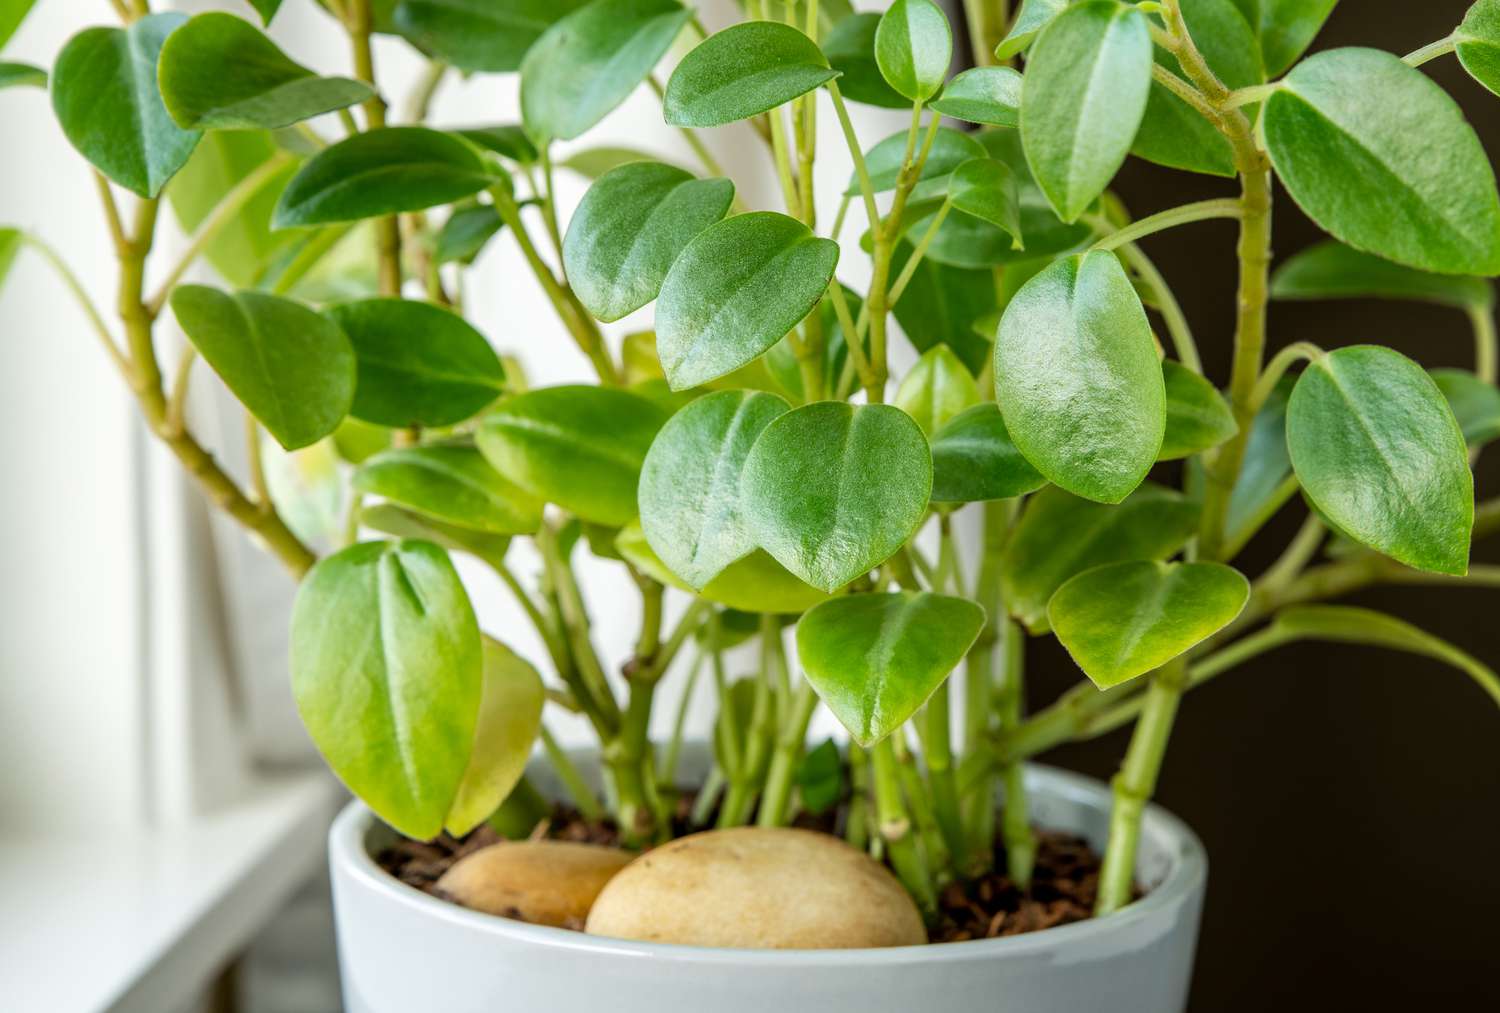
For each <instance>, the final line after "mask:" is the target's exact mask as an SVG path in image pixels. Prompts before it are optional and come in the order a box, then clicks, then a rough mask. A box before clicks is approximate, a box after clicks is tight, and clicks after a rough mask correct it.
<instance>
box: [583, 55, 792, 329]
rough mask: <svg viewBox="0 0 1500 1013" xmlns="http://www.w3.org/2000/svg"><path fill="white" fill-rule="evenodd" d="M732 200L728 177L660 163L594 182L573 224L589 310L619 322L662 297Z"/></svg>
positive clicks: (622, 170)
mask: <svg viewBox="0 0 1500 1013" xmlns="http://www.w3.org/2000/svg"><path fill="white" fill-rule="evenodd" d="M802 38H803V39H806V36H802ZM733 200H734V184H733V183H731V182H729V180H727V179H695V178H693V176H692V175H691V174H690V173H687V172H684V171H683V170H681V169H679V168H677V167H675V166H671V165H663V164H662V163H660V162H632V163H630V164H629V165H622V166H620V167H619V168H618V169H612V170H610V171H609V172H607V173H605V174H604V175H603V176H601V177H600V178H599V179H598V181H596V182H595V183H594V185H593V186H591V187H589V190H588V193H586V194H584V195H583V201H582V202H581V203H580V204H579V205H578V210H577V211H575V212H574V214H573V220H572V221H571V222H569V223H568V234H567V235H566V236H565V237H564V238H563V251H562V252H563V266H564V267H565V268H566V269H567V274H568V281H569V282H571V283H572V285H573V290H574V291H575V292H576V293H577V294H578V298H579V300H580V301H581V302H582V303H583V305H584V306H585V307H586V308H587V309H588V311H589V312H590V313H592V314H594V316H596V317H598V318H599V319H600V320H606V321H608V320H618V319H620V318H621V317H623V316H624V315H625V314H627V313H629V312H631V311H632V310H636V309H639V308H640V307H642V306H644V305H646V304H647V303H648V302H650V301H651V300H652V299H655V298H656V295H657V293H658V292H659V291H660V290H661V285H662V281H663V280H664V279H665V278H666V276H667V271H668V269H670V268H671V266H672V262H673V261H675V260H676V259H677V257H678V255H679V254H681V253H682V251H683V249H684V248H686V246H687V245H688V243H689V242H690V241H691V240H692V239H693V238H694V237H695V236H697V235H698V233H700V232H702V231H703V230H704V229H706V228H708V227H709V226H710V225H712V224H714V223H715V222H717V221H719V220H720V219H721V218H723V217H724V214H725V213H726V212H727V211H728V210H729V205H730V202H731V201H733Z"/></svg>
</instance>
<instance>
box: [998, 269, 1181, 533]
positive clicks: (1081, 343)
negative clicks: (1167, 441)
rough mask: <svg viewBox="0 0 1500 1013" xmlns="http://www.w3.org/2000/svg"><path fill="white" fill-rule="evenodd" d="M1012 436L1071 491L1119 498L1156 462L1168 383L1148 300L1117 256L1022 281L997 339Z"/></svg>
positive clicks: (1003, 406) (1003, 403)
mask: <svg viewBox="0 0 1500 1013" xmlns="http://www.w3.org/2000/svg"><path fill="white" fill-rule="evenodd" d="M995 400H996V402H997V403H998V404H999V405H1000V411H1001V413H1003V414H1004V416H1005V424H1006V426H1007V427H1008V428H1009V430H1010V435H1011V438H1012V439H1014V440H1015V441H1016V446H1018V447H1020V448H1021V453H1023V454H1025V455H1026V459H1027V460H1028V461H1030V462H1031V463H1032V464H1033V465H1034V466H1035V467H1036V469H1037V470H1038V471H1040V472H1041V473H1042V474H1043V475H1045V476H1047V478H1048V480H1050V481H1051V482H1053V483H1055V484H1057V485H1059V486H1062V487H1063V488H1064V489H1067V490H1068V491H1069V492H1072V493H1075V494H1077V495H1079V496H1083V497H1085V498H1087V499H1094V500H1098V501H1100V502H1102V503H1118V502H1120V500H1122V499H1124V498H1125V497H1126V496H1127V495H1128V494H1129V493H1130V491H1131V490H1132V489H1134V488H1135V487H1136V486H1138V485H1140V483H1141V480H1142V479H1144V478H1145V477H1146V472H1148V471H1150V470H1151V466H1152V465H1153V464H1155V463H1156V459H1157V456H1158V454H1159V453H1160V451H1161V445H1162V437H1163V434H1164V432H1165V428H1166V388H1165V384H1164V381H1163V379H1162V371H1161V361H1160V359H1159V358H1158V357H1157V352H1156V341H1155V339H1154V338H1153V337H1152V334H1151V325H1150V323H1149V322H1148V321H1147V320H1146V312H1145V310H1144V309H1142V308H1141V301H1140V298H1139V297H1138V296H1137V295H1136V294H1135V289H1134V288H1132V287H1131V284H1130V279H1129V278H1127V277H1126V275H1125V269H1124V268H1123V267H1122V266H1121V265H1120V261H1119V260H1118V259H1117V258H1116V257H1115V255H1114V254H1113V253H1109V252H1104V251H1095V252H1093V253H1087V254H1083V255H1081V256H1075V257H1066V258H1063V259H1061V260H1058V261H1056V262H1055V263H1053V264H1052V265H1051V266H1050V267H1048V268H1046V269H1044V270H1043V271H1041V272H1039V273H1038V274H1037V275H1036V276H1035V277H1033V278H1032V279H1031V280H1030V281H1028V282H1027V283H1026V284H1025V285H1023V286H1022V287H1021V290H1020V291H1019V292H1017V293H1016V296H1015V298H1014V299H1012V300H1011V302H1010V305H1009V306H1007V307H1006V308H1005V314H1004V316H1003V317H1001V320H1000V332H999V335H998V337H997V338H996V341H995Z"/></svg>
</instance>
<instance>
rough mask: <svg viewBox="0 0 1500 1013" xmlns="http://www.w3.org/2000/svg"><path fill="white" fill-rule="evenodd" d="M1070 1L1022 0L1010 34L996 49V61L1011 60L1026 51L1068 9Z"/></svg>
mask: <svg viewBox="0 0 1500 1013" xmlns="http://www.w3.org/2000/svg"><path fill="white" fill-rule="evenodd" d="M1067 6H1068V0H1021V10H1020V11H1019V12H1018V13H1017V14H1016V20H1015V21H1014V22H1013V23H1012V24H1011V26H1010V33H1009V34H1007V35H1006V36H1005V38H1004V39H1002V40H1000V45H998V46H996V47H995V59H997V60H1009V59H1010V58H1011V57H1012V56H1016V55H1018V54H1020V53H1023V52H1025V51H1026V49H1027V47H1028V46H1030V45H1031V43H1032V42H1033V41H1035V39H1036V35H1037V33H1038V32H1040V31H1041V30H1042V29H1043V28H1045V27H1047V23H1048V22H1050V21H1051V20H1052V19H1053V18H1055V17H1057V16H1058V15H1059V14H1061V13H1062V12H1063V11H1064V10H1065V9H1067Z"/></svg>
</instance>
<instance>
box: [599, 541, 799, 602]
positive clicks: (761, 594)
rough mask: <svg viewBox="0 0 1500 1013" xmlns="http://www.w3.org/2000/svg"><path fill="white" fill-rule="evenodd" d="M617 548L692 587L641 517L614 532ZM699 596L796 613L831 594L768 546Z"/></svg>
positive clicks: (658, 576) (664, 577) (656, 574)
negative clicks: (658, 548) (656, 545)
mask: <svg viewBox="0 0 1500 1013" xmlns="http://www.w3.org/2000/svg"><path fill="white" fill-rule="evenodd" d="M615 548H616V549H618V550H619V552H620V555H622V556H624V557H625V559H627V560H629V561H630V565H632V566H634V567H635V568H636V569H638V570H640V571H641V572H642V573H645V574H647V575H649V576H650V577H652V578H653V579H655V580H658V581H661V582H662V583H663V584H670V585H672V586H673V587H676V588H680V589H681V590H683V591H692V590H693V588H692V587H691V586H690V585H689V584H688V583H687V581H685V580H683V579H682V578H681V577H679V576H677V574H675V573H673V572H672V571H671V570H670V569H668V568H667V565H666V564H665V563H663V562H662V561H661V558H660V557H659V556H657V554H656V552H655V551H654V550H653V549H652V548H651V544H650V543H649V542H647V541H646V536H645V534H644V533H643V532H642V531H641V523H640V520H639V518H637V519H636V520H633V521H631V522H630V523H629V524H626V525H625V526H624V527H623V528H621V529H620V533H619V534H618V535H617V536H615ZM698 597H700V598H704V599H707V600H708V601H711V602H717V603H718V604H720V605H725V606H728V607H729V608H731V609H738V610H741V611H744V612H758V613H771V614H772V615H797V614H798V613H801V612H806V611H807V610H808V609H809V608H811V607H812V606H814V605H816V604H818V602H820V601H827V600H828V595H827V594H825V593H824V592H822V591H819V590H818V589H817V588H815V587H811V586H809V585H808V584H805V583H803V582H802V581H800V580H798V579H797V578H796V577H794V576H792V574H790V573H789V572H787V569H786V567H784V566H782V565H781V564H780V563H778V562H776V560H774V559H772V558H771V556H770V554H769V553H767V552H766V550H765V549H756V550H755V551H754V552H752V553H750V555H748V556H745V557H743V558H741V559H739V560H737V561H735V562H733V563H730V564H729V566H728V567H727V568H725V570H724V571H723V572H722V573H720V574H719V575H718V576H717V577H715V578H714V579H713V580H711V581H709V582H708V583H707V584H706V585H704V587H703V589H702V590H701V591H699V592H698Z"/></svg>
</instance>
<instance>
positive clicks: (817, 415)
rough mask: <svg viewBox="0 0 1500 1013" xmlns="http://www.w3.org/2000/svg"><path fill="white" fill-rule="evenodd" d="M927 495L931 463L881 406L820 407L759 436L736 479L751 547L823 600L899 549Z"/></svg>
mask: <svg viewBox="0 0 1500 1013" xmlns="http://www.w3.org/2000/svg"><path fill="white" fill-rule="evenodd" d="M931 493H932V455H931V453H930V451H929V450H928V448H927V440H926V439H925V438H924V437H923V436H922V430H921V428H920V427H918V425H917V424H916V423H915V422H913V421H912V419H911V416H909V415H907V414H906V413H905V412H903V411H901V410H900V409H899V408H894V407H891V406H890V405H879V404H876V405H859V406H856V405H849V404H844V403H841V402H833V401H820V402H816V403H814V404H810V405H804V406H803V407H801V408H797V409H794V410H793V411H790V412H787V413H786V414H785V415H782V416H781V417H780V418H778V419H776V420H775V421H774V422H772V423H771V424H770V425H769V426H767V427H766V428H765V430H764V431H763V432H762V433H761V435H760V438H759V439H758V440H757V441H756V442H755V446H754V447H753V448H751V451H750V457H749V459H748V460H747V461H746V462H745V469H744V473H743V475H742V477H741V479H740V495H741V497H742V500H741V509H742V510H743V513H744V517H745V520H746V522H747V523H748V524H749V527H750V531H751V533H752V534H753V535H754V537H755V540H756V542H758V543H759V544H760V546H761V548H763V549H765V550H766V551H767V552H769V553H770V554H771V555H772V556H774V557H775V558H776V560H777V562H779V563H781V565H782V566H785V567H786V568H787V569H788V570H790V571H792V573H794V574H796V575H797V576H798V577H800V578H802V579H803V580H805V581H806V582H807V583H809V584H811V585H812V586H813V587H816V588H820V589H821V590H824V591H828V592H830V593H832V592H833V591H836V590H838V589H839V588H841V587H843V586H844V585H845V584H847V583H849V581H851V580H853V579H854V578H855V577H858V576H860V575H861V574H863V573H867V572H869V571H870V570H871V569H873V568H874V567H876V566H878V565H879V564H880V563H883V562H884V561H885V560H886V559H888V558H889V557H890V556H891V555H892V554H893V553H894V552H896V551H897V550H898V549H900V548H901V546H902V545H903V544H904V543H905V542H906V540H907V538H909V537H910V536H911V534H912V533H913V532H914V531H915V530H916V529H917V526H918V525H919V524H920V523H921V521H922V517H923V515H924V514H925V513H926V510H927V501H928V497H929V496H930V495H931Z"/></svg>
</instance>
